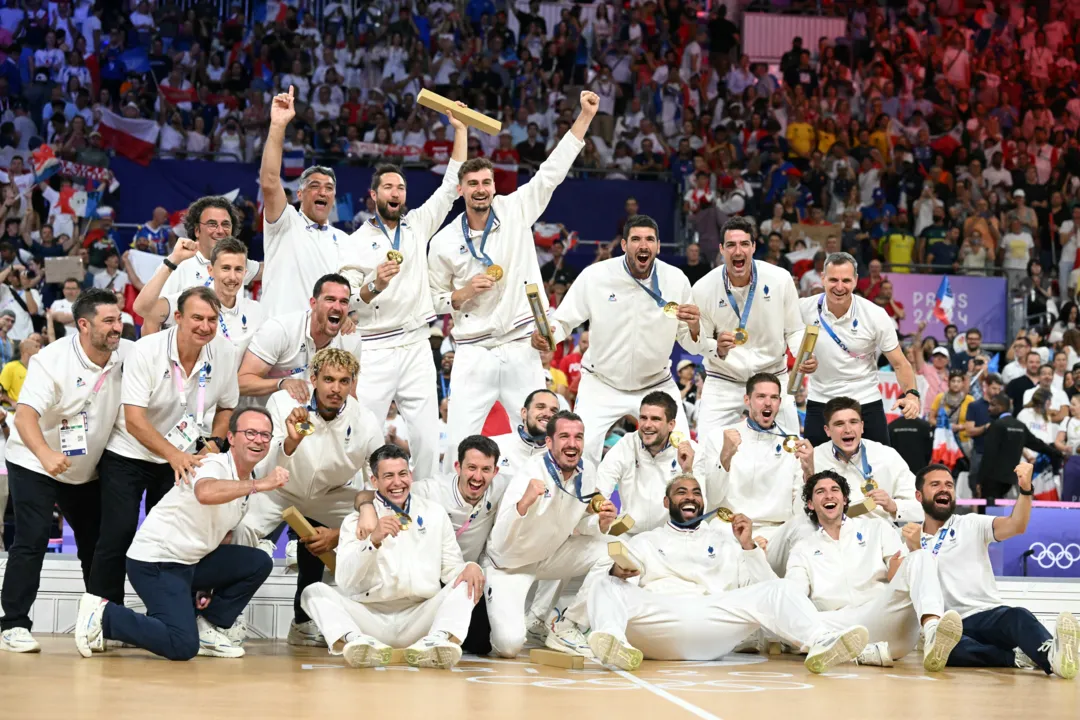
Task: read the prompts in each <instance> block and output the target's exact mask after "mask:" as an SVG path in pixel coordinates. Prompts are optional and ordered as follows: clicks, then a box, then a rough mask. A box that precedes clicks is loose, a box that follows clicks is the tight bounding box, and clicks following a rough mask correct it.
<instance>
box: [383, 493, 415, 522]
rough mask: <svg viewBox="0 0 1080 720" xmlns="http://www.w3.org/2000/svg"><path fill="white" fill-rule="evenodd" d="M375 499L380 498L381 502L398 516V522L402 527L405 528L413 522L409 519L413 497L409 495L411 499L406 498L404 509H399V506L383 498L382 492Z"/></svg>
mask: <svg viewBox="0 0 1080 720" xmlns="http://www.w3.org/2000/svg"><path fill="white" fill-rule="evenodd" d="M375 497H377V498H379V502H381V503H382V504H383V505H385V506H386V507H387V508H389V509H390V510H391V511H392V512H393V513H395V514H396V515H397V516H398V522H400V523H401V526H402V527H405V526H406V525H408V524H409V523H410V522H412V518H411V517H409V506H410V505H412V495H409V497H407V498H405V507H404V508H399V507H398V506H397V505H395V504H394V503H392V502H390V501H389V500H387V499H386V498H385V497H383V495H382V493H380V492H376V493H375Z"/></svg>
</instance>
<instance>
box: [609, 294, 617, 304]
mask: <svg viewBox="0 0 1080 720" xmlns="http://www.w3.org/2000/svg"><path fill="white" fill-rule="evenodd" d="M607 301H608V302H616V300H615V293H611V294H610V295H608V299H607Z"/></svg>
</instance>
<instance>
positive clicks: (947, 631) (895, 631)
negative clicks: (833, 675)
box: [785, 470, 963, 672]
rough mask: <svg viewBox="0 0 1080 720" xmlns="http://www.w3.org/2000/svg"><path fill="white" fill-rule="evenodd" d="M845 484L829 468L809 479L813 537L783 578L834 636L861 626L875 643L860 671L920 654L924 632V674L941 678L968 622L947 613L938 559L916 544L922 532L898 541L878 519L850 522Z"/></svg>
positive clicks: (806, 492)
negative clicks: (806, 597) (916, 651)
mask: <svg viewBox="0 0 1080 720" xmlns="http://www.w3.org/2000/svg"><path fill="white" fill-rule="evenodd" d="M849 495H850V490H849V489H848V482H847V480H845V479H844V478H843V477H841V476H840V475H837V474H836V473H835V472H833V471H832V470H825V471H823V472H819V473H817V474H816V475H813V476H811V477H810V478H808V479H807V481H806V484H805V485H804V486H803V490H802V500H803V502H804V503H805V509H806V514H807V515H808V516H809V517H810V519H811V520H812V521H813V523H814V525H815V527H816V532H814V533H813V534H812V535H810V536H809V537H808V538H806V539H805V540H803V541H802V542H800V543H798V544H797V545H796V546H795V547H794V549H792V551H791V557H790V558H789V559H788V565H787V574H786V576H785V578H786V579H787V580H790V581H791V582H792V584H793V585H794V586H795V587H797V588H798V589H799V591H800V592H801V593H803V594H805V595H809V596H810V599H811V600H812V601H813V602H814V605H816V606H817V608H818V610H821V611H822V620H823V621H824V622H825V624H826V625H828V626H829V627H830V628H832V629H834V630H838V629H842V628H845V627H848V626H849V625H852V624H858V625H863V626H865V627H866V629H867V630H868V631H869V633H870V644H869V645H867V646H866V648H865V650H863V652H862V654H861V655H860V656H859V658H858V660H859V664H861V665H880V666H883V667H891V666H892V664H893V660H899V659H900V658H902V657H904V656H905V655H907V654H908V653H909V652H911V651H912V650H913V649H914V648H915V644H916V643H917V642H918V640H919V630H920V628H921V630H922V634H923V669H924V670H926V671H927V672H941V671H942V670H944V669H945V661H946V660H948V658H949V653H950V652H952V649H953V648H954V647H956V643H957V642H959V641H960V635H961V633H962V632H963V623H962V622H961V620H960V616H959V615H958V614H957V613H956V612H955V611H953V610H949V611H948V612H945V604H944V600H943V599H942V595H941V584H940V583H939V582H938V566H937V559H936V557H935V556H934V555H932V554H930V553H929V552H925V551H923V550H922V549H921V548H920V546H919V538H920V535H921V532H920V529H919V526H918V525H917V524H916V523H911V524H909V525H906V526H904V532H903V542H905V543H906V544H907V555H906V557H901V555H902V553H903V552H904V550H903V549H902V548H901V537H900V535H898V534H897V532H896V530H895V529H894V528H892V527H890V526H888V525H886V524H885V523H883V522H881V521H879V520H878V519H877V518H874V517H870V516H864V517H858V518H849V517H847V516H846V515H845V514H844V511H845V510H847V506H848V497H849Z"/></svg>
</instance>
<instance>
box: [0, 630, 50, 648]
mask: <svg viewBox="0 0 1080 720" xmlns="http://www.w3.org/2000/svg"><path fill="white" fill-rule="evenodd" d="M0 650H7V651H8V652H13V653H36V652H41V645H40V644H39V643H38V641H37V640H35V639H34V636H33V635H31V634H30V631H29V630H27V629H26V628H21V627H17V628H10V629H8V630H5V631H4V632H2V633H0Z"/></svg>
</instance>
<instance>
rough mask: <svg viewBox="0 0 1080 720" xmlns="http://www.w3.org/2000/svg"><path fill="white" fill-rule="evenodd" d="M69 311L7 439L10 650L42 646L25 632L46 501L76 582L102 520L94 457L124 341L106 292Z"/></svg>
mask: <svg viewBox="0 0 1080 720" xmlns="http://www.w3.org/2000/svg"><path fill="white" fill-rule="evenodd" d="M71 313H72V316H73V317H74V318H75V324H76V325H77V326H78V328H79V333H78V335H72V336H71V337H65V338H63V339H62V340H59V341H57V342H54V343H52V344H51V345H49V346H47V347H46V348H44V349H43V350H41V352H39V353H37V354H36V355H34V357H33V358H31V359H30V367H29V369H28V371H27V373H26V382H25V383H24V384H23V388H22V391H21V392H20V394H19V404H18V406H17V407H16V409H15V418H14V422H12V423H11V435H10V437H9V438H8V441H7V450H6V454H7V475H8V477H7V479H8V481H9V482H10V486H11V498H12V504H13V505H14V507H15V513H16V515H17V517H18V522H17V523H16V524H15V541H14V542H13V543H12V544H11V547H10V548H8V558H7V570H6V571H5V572H4V587H3V591H2V593H0V601H2V604H3V618H2V619H0V649H3V650H7V651H9V652H39V651H40V650H41V646H40V645H38V643H37V641H36V640H34V638H33V636H31V635H30V628H31V625H32V623H31V621H30V606H31V605H32V604H33V602H34V599H35V598H36V596H37V591H38V583H39V582H40V578H41V564H42V561H43V560H44V558H45V551H46V549H47V548H48V543H49V529H50V528H51V527H52V523H53V508H55V507H56V506H59V507H60V512H61V514H63V516H64V519H65V520H67V522H68V524H69V525H70V526H71V529H72V531H73V532H74V533H75V543H76V545H77V546H78V551H79V560H80V561H81V564H82V572H83V581H84V582H88V581H89V579H90V563H91V560H92V559H93V557H94V548H95V546H96V545H97V541H98V532H99V530H100V527H101V483H100V482H99V480H98V476H97V464H98V459H99V458H100V457H101V453H102V452H103V451H104V450H105V444H106V443H107V442H108V440H109V434H110V433H111V432H112V426H113V424H115V422H116V416H117V413H118V412H119V410H120V380H121V377H122V376H121V374H120V364H121V363H122V362H123V360H124V357H125V356H126V355H127V354H128V353H129V352H130V351H131V346H132V344H131V343H130V342H127V341H126V340H121V339H120V331H121V329H122V324H121V322H120V308H119V307H117V305H116V295H114V294H113V293H112V292H109V291H107V290H97V289H91V290H87V291H85V292H83V293H82V294H81V295H79V296H78V298H77V299H76V300H75V303H74V304H73V305H72V308H71ZM5 500H6V493H5ZM5 504H6V503H5ZM0 512H2V510H0Z"/></svg>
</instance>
